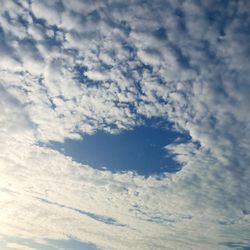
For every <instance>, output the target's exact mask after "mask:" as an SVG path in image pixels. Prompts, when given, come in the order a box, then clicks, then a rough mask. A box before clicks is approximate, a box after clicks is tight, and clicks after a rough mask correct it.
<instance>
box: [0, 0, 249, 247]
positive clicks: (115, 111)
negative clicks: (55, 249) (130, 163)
mask: <svg viewBox="0 0 250 250" xmlns="http://www.w3.org/2000/svg"><path fill="white" fill-rule="evenodd" d="M0 4H1V6H2V8H1V10H0V14H1V16H0V70H1V73H0V111H1V112H0V146H1V152H0V174H1V183H0V203H1V204H0V206H1V214H0V224H1V227H0V235H1V238H0V239H2V242H3V244H5V247H6V248H7V247H8V245H9V246H10V245H12V246H11V247H12V248H11V247H9V248H10V249H13V248H14V249H18V247H17V246H14V245H15V244H14V243H7V242H6V240H4V239H7V238H8V237H9V236H15V237H17V238H18V237H19V238H23V239H26V240H31V239H33V240H34V239H35V241H37V242H40V243H41V242H42V243H43V244H49V243H48V242H50V240H60V239H61V240H65V239H69V238H75V239H77V240H79V241H82V242H87V243H92V244H95V245H97V247H99V248H100V249H166V248H167V249H228V248H229V247H230V245H238V246H239V247H244V246H249V245H250V242H249V233H250V229H249V227H250V197H249V194H250V190H249V185H248V183H249V181H250V170H249V162H250V153H249V152H250V150H249V149H250V134H249V132H248V131H249V129H250V116H249V113H248V106H249V97H250V83H249V81H250V73H249V72H250V71H249V63H248V61H249V56H250V48H249V39H250V32H249V27H250V17H249V13H248V9H250V6H249V2H248V1H244V0H239V1H220V2H218V1H213V0H212V1H202V2H199V1H191V0H190V1H189V0H186V1H171V0H169V1H165V0H164V1H161V0H156V1H152V2H151V1H140V0H133V1H132V0H131V1H127V2H126V3H124V1H77V0H75V1H45V0H44V1H35V0H33V1H21V0H20V1H0ZM154 117H156V118H161V119H163V120H165V121H166V123H167V122H171V123H173V124H174V127H175V129H176V130H179V131H181V132H183V133H186V134H189V135H190V136H191V138H192V139H191V141H190V142H189V143H181V142H178V141H176V142H175V143H174V144H172V145H169V146H167V147H166V150H168V151H169V152H170V153H172V154H173V156H174V157H175V158H176V160H178V161H179V162H180V163H181V164H182V165H183V170H182V171H180V172H178V173H176V174H174V175H171V174H168V175H166V176H165V177H163V178H161V179H159V178H156V177H153V176H152V177H149V178H147V179H145V178H144V177H143V176H139V175H135V174H133V173H130V172H127V173H116V174H112V173H110V172H108V171H98V170H95V169H92V168H91V167H89V166H83V165H80V164H77V163H76V162H74V161H73V160H72V159H70V158H68V157H66V156H64V155H63V154H61V153H58V152H56V151H54V150H52V149H48V148H46V147H43V146H41V145H43V143H49V142H50V141H64V140H65V139H67V138H71V139H80V138H81V135H82V134H84V133H87V134H93V133H95V132H96V131H97V130H104V131H107V132H109V133H119V132H121V131H123V130H127V129H132V128H133V127H134V126H136V125H139V124H140V125H142V124H143V123H144V120H145V119H146V118H154ZM19 248H20V247H19ZM23 248H24V246H23ZM26 248H27V249H29V246H26Z"/></svg>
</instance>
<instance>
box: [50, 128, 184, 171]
mask: <svg viewBox="0 0 250 250" xmlns="http://www.w3.org/2000/svg"><path fill="white" fill-rule="evenodd" d="M178 138H182V139H184V140H187V139H188V138H187V136H185V135H182V134H180V133H179V132H176V131H172V130H165V129H160V128H153V127H137V128H135V129H134V130H132V131H124V132H121V133H120V134H115V135H114V134H107V133H105V132H102V131H99V132H97V133H96V134H94V135H84V139H83V140H81V141H76V140H66V141H65V142H64V143H58V142H56V143H52V146H53V148H56V149H58V150H61V151H63V152H64V154H65V155H67V156H71V157H72V158H73V160H75V161H77V162H80V163H83V164H87V165H90V166H92V167H95V168H97V169H107V170H110V171H112V172H120V171H134V172H137V173H138V174H141V175H144V176H149V175H155V174H157V175H159V174H162V173H164V172H172V173H173V172H177V171H179V170H180V169H181V166H180V164H178V163H177V162H176V161H174V159H173V158H172V157H171V155H168V153H167V151H166V150H165V149H164V146H166V145H168V144H170V143H172V142H173V141H175V140H176V139H178Z"/></svg>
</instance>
